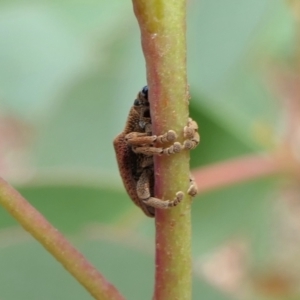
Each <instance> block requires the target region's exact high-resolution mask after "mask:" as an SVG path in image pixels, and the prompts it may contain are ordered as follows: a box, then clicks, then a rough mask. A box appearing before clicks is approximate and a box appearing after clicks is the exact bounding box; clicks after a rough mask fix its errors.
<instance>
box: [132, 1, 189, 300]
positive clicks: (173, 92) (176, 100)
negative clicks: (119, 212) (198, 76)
mask: <svg viewBox="0 0 300 300" xmlns="http://www.w3.org/2000/svg"><path fill="white" fill-rule="evenodd" d="M133 6H134V11H135V14H136V17H137V19H138V22H139V25H140V29H141V36H142V47H143V51H144V56H145V59H146V67H147V79H148V86H149V98H150V106H151V119H152V128H153V133H154V134H163V133H165V132H166V131H168V130H170V129H172V130H175V131H176V132H177V133H178V135H179V141H181V142H182V141H183V135H182V134H183V127H184V126H185V125H186V124H187V120H188V114H189V113H188V100H189V93H188V87H187V79H186V36H185V29H186V1H185V0H152V1H149V0H133ZM188 187H189V153H188V152H187V151H183V152H182V153H180V154H176V155H173V156H170V157H158V158H155V196H156V197H158V198H162V199H173V198H174V196H175V193H176V192H178V191H179V190H181V191H183V192H185V191H187V189H188ZM190 200H191V199H190V197H189V196H187V195H186V196H185V198H184V200H183V202H182V203H181V204H180V205H178V207H176V208H173V209H170V210H167V211H163V210H156V276H155V282H156V283H155V292H154V299H156V300H168V299H170V300H171V299H172V300H174V299H180V300H188V299H191V217H190V205H191V201H190Z"/></svg>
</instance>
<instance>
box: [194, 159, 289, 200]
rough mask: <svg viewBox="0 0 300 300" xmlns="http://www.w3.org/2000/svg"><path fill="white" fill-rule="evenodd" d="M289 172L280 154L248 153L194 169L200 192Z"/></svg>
mask: <svg viewBox="0 0 300 300" xmlns="http://www.w3.org/2000/svg"><path fill="white" fill-rule="evenodd" d="M286 172H288V168H287V167H286V166H285V165H284V163H282V161H281V160H280V159H279V157H278V155H265V156H262V155H247V156H243V157H240V158H235V159H230V160H227V161H224V162H220V163H215V164H212V165H208V166H205V167H202V168H199V169H195V170H193V176H194V178H195V181H196V183H197V186H198V194H203V193H206V192H209V191H211V190H216V189H220V188H223V187H226V186H230V185H234V184H238V183H241V182H245V181H249V180H252V179H259V178H261V177H267V176H275V175H279V174H284V173H286Z"/></svg>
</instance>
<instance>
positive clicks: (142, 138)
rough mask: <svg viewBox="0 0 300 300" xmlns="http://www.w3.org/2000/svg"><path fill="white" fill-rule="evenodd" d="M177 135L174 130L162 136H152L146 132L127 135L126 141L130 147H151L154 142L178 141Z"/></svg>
mask: <svg viewBox="0 0 300 300" xmlns="http://www.w3.org/2000/svg"><path fill="white" fill-rule="evenodd" d="M176 138H177V134H176V132H175V131H173V130H169V131H168V132H166V133H165V134H162V135H158V136H157V135H150V136H149V134H148V133H144V132H130V133H128V134H126V136H125V141H126V143H127V144H128V145H131V146H139V145H151V144H153V143H154V142H159V143H160V144H163V143H172V142H174V141H175V140H176Z"/></svg>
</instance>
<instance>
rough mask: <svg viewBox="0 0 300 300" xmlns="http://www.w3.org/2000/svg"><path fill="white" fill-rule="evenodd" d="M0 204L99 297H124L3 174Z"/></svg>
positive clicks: (119, 299) (115, 299)
mask: <svg viewBox="0 0 300 300" xmlns="http://www.w3.org/2000/svg"><path fill="white" fill-rule="evenodd" d="M0 205H2V206H3V207H4V208H5V209H6V210H7V211H8V212H9V213H10V214H11V215H12V216H13V217H14V218H15V219H16V220H17V221H18V222H19V223H20V224H21V225H22V226H23V227H24V229H25V230H27V231H28V232H29V233H30V234H31V235H32V236H33V237H34V238H35V239H36V240H37V241H38V242H40V243H41V244H42V245H43V247H44V248H45V249H47V250H48V251H49V252H50V253H51V254H52V255H53V256H54V257H55V258H56V259H57V260H58V261H59V262H60V263H61V264H62V265H63V266H64V267H65V268H66V269H67V270H68V271H69V272H70V273H71V274H72V275H73V276H74V277H75V278H76V279H77V280H78V281H79V282H80V283H81V284H82V285H83V286H84V287H85V288H86V290H87V291H88V292H90V294H91V295H92V296H93V297H94V298H95V299H98V300H123V299H124V298H123V297H122V296H121V294H120V293H119V292H118V291H117V290H116V288H115V287H114V286H113V285H112V284H111V283H109V282H108V281H107V280H106V279H105V278H104V276H103V275H102V274H100V273H99V272H98V271H97V270H96V269H95V268H94V267H93V266H92V265H91V264H90V263H89V261H88V260H87V259H86V258H85V257H84V256H83V255H82V254H81V253H80V252H79V251H77V250H76V249H75V248H74V247H73V246H72V245H71V244H70V243H69V242H68V241H67V240H66V238H65V237H64V236H63V235H62V234H61V233H60V232H59V231H58V230H57V229H56V228H54V227H53V226H52V225H51V224H50V223H49V222H48V221H47V220H46V219H45V218H44V217H43V216H42V215H41V214H40V213H39V212H38V211H37V210H36V209H35V208H34V207H33V206H31V205H30V203H28V202H27V201H26V200H25V199H24V198H23V197H22V196H21V195H20V194H19V193H18V192H17V191H16V190H15V189H14V188H13V187H11V186H10V185H9V184H8V183H7V182H6V181H4V180H3V179H2V178H0Z"/></svg>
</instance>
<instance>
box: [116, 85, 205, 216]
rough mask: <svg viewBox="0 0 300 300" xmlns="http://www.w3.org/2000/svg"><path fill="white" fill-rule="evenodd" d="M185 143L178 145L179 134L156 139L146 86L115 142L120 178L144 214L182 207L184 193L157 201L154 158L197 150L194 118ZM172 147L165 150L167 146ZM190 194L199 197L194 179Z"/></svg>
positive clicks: (160, 136)
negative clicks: (184, 150)
mask: <svg viewBox="0 0 300 300" xmlns="http://www.w3.org/2000/svg"><path fill="white" fill-rule="evenodd" d="M183 134H184V137H185V139H186V140H185V141H184V143H183V144H181V143H179V142H176V138H177V134H176V133H175V131H173V130H169V131H168V132H166V133H165V134H163V135H159V136H157V135H152V128H151V116H150V104H149V101H148V87H147V86H145V87H144V88H143V89H142V90H141V91H140V92H139V93H138V95H137V98H136V99H135V100H134V103H133V106H132V107H131V109H130V111H129V115H128V118H127V121H126V125H125V128H124V130H123V132H121V133H120V134H119V135H118V136H117V137H116V138H115V139H114V149H115V152H116V157H117V162H118V167H119V171H120V175H121V177H122V180H123V184H124V187H125V189H126V191H127V193H128V195H129V197H130V198H131V199H132V201H133V202H134V203H135V204H136V205H137V206H139V207H140V208H141V209H142V210H143V212H144V213H145V214H146V215H147V216H149V217H154V216H155V209H167V208H170V207H173V206H176V205H177V204H179V203H180V202H181V201H182V199H183V196H184V194H183V192H181V191H179V192H177V193H176V195H175V197H174V199H173V200H162V199H158V198H155V197H154V161H153V156H154V155H171V154H175V153H179V152H180V151H182V150H183V149H186V150H191V149H193V148H195V147H196V146H197V145H198V143H199V141H200V136H199V134H198V125H197V123H196V122H195V121H193V120H192V119H191V118H189V120H188V124H187V126H185V127H184V129H183ZM166 144H168V145H171V146H169V147H165V148H164V147H163V146H164V145H166ZM187 192H188V194H190V195H192V196H195V195H196V194H197V187H196V185H195V183H194V181H193V179H190V188H189V189H188V191H187Z"/></svg>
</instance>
